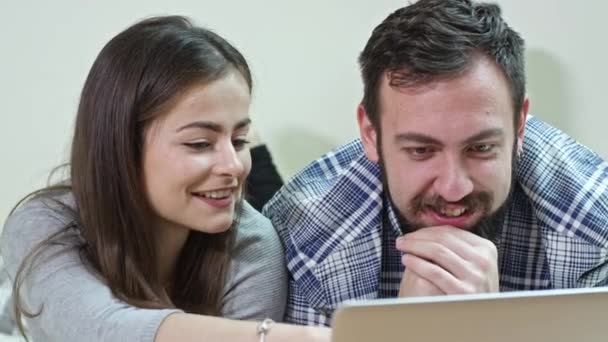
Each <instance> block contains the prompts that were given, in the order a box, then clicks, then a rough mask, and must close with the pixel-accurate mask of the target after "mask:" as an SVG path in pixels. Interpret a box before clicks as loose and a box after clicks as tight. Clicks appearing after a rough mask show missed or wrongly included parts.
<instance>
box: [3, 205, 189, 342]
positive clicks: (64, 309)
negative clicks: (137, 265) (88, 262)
mask: <svg viewBox="0 0 608 342" xmlns="http://www.w3.org/2000/svg"><path fill="white" fill-rule="evenodd" d="M33 202H34V203H31V202H30V203H27V204H26V205H24V206H23V207H21V208H20V209H18V210H17V211H16V212H15V213H13V214H12V215H11V216H10V217H9V218H8V219H7V221H6V223H5V226H4V229H3V231H2V236H1V238H0V251H1V254H2V257H3V259H4V263H5V267H6V270H7V272H8V275H9V277H10V279H11V281H13V282H14V280H15V274H16V272H17V270H18V268H19V266H20V265H21V263H22V262H23V260H24V258H25V257H26V255H27V254H28V253H29V252H30V251H31V250H32V249H33V248H35V247H36V246H37V245H38V243H39V242H41V241H44V240H45V239H46V238H47V237H49V236H50V235H51V234H53V233H54V232H57V231H59V230H61V229H62V228H63V227H65V225H66V223H67V222H69V221H70V218H69V217H66V216H65V215H66V213H61V214H58V212H57V211H56V210H52V209H51V208H49V207H48V206H45V205H42V204H41V203H39V202H38V203H36V201H33ZM70 239H71V242H70V240H69V239H68V240H66V243H65V244H51V245H47V246H46V247H44V248H43V249H42V252H41V253H40V254H39V256H38V257H37V258H35V259H34V263H33V267H32V268H31V269H30V270H29V272H28V273H27V277H26V278H25V281H24V283H23V286H22V288H21V291H20V296H21V299H22V301H23V303H24V304H25V307H26V309H27V310H28V311H29V312H33V313H36V312H38V311H40V314H39V315H38V316H36V317H34V318H28V319H26V325H27V330H28V335H29V336H30V337H31V339H32V340H33V341H34V342H39V341H50V342H52V341H90V342H97V341H99V342H101V341H141V342H152V341H154V337H155V334H156V331H157V330H158V328H159V326H160V324H161V323H162V321H163V319H164V318H165V317H167V316H168V315H170V314H171V313H175V312H179V311H178V310H153V309H141V308H136V307H133V306H131V305H129V304H126V303H124V302H121V301H120V300H118V299H116V298H115V297H114V296H113V295H112V293H111V291H110V289H109V288H108V287H107V286H106V285H105V284H104V283H103V281H102V280H101V279H100V278H99V277H98V276H96V275H95V274H94V273H92V272H91V271H89V269H88V268H87V267H86V266H85V265H84V264H83V262H82V261H81V260H80V255H79V253H78V250H77V248H75V247H76V246H77V241H76V240H75V239H77V237H72V238H70Z"/></svg>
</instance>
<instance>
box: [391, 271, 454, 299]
mask: <svg viewBox="0 0 608 342" xmlns="http://www.w3.org/2000/svg"><path fill="white" fill-rule="evenodd" d="M442 295H445V293H444V292H443V291H441V289H439V288H438V287H437V286H435V285H434V284H433V283H431V282H429V281H428V280H426V279H424V278H422V277H419V276H418V275H416V274H415V273H414V272H410V271H407V270H406V271H405V272H404V273H403V278H402V279H401V284H399V297H421V296H442Z"/></svg>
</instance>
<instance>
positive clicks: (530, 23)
mask: <svg viewBox="0 0 608 342" xmlns="http://www.w3.org/2000/svg"><path fill="white" fill-rule="evenodd" d="M0 1H1V2H0V13H2V20H1V21H0V32H2V40H1V41H0V99H1V102H0V104H1V106H2V107H1V108H2V110H1V112H0V157H1V158H2V159H1V160H2V177H1V178H0V189H1V191H0V225H1V224H2V222H4V219H5V216H6V215H7V214H8V212H9V210H10V208H11V207H12V206H13V204H14V203H15V202H16V200H17V199H19V198H20V197H21V196H23V195H25V194H26V193H27V192H29V191H31V190H33V189H35V188H37V187H39V186H41V185H44V184H45V182H46V177H47V174H48V172H49V171H50V170H51V169H52V167H53V166H55V165H57V164H59V163H61V162H63V161H65V160H66V158H67V153H68V151H69V148H68V147H69V141H70V138H71V130H72V124H73V118H74V115H75V112H76V107H77V103H78V97H79V92H80V89H81V87H82V84H83V82H84V79H85V77H86V75H87V72H88V70H89V68H90V66H91V64H92V62H93V60H94V58H95V57H96V55H97V53H98V52H99V51H100V49H101V48H102V46H103V45H104V44H105V43H106V42H107V41H108V40H109V39H110V38H111V37H112V36H114V35H115V34H117V33H118V32H119V31H121V30H122V29H124V28H126V27H127V26H128V25H130V24H132V23H134V22H135V21H136V20H138V19H141V18H143V17H146V16H150V15H156V14H183V15H187V16H190V17H192V18H193V19H194V20H195V21H196V22H197V23H198V24H201V25H204V26H207V27H210V28H212V29H214V30H215V31H216V32H218V33H219V34H221V35H223V36H224V37H226V38H227V39H228V40H229V41H231V42H232V43H234V44H235V45H236V46H237V47H238V48H239V49H240V50H241V51H242V52H243V54H244V55H245V56H246V57H247V58H248V60H249V62H250V63H251V67H252V69H253V73H254V77H255V85H256V88H255V90H254V92H255V93H254V103H253V108H252V116H253V120H254V121H255V122H256V124H257V125H258V127H259V130H260V131H261V133H262V135H263V137H264V138H265V139H266V140H267V141H268V143H269V144H270V146H271V148H272V150H273V152H274V156H275V160H276V162H277V164H278V166H279V169H280V171H281V173H282V174H283V175H284V176H286V177H288V176H291V175H293V173H294V172H296V171H297V170H299V169H300V168H302V167H303V166H304V165H305V164H307V163H308V162H309V161H310V160H312V159H314V158H316V157H318V156H319V155H321V154H322V153H324V152H326V151H327V150H329V149H330V148H332V147H335V146H337V145H339V144H341V143H342V142H345V141H347V140H350V139H352V138H354V137H356V135H357V129H356V123H355V108H356V106H357V104H358V101H359V100H360V98H361V91H362V86H361V82H360V78H359V71H358V67H357V64H356V59H357V56H358V54H359V52H360V51H361V49H362V48H363V46H364V44H365V42H366V41H367V39H368V37H369V34H370V32H371V30H372V28H373V27H374V26H376V25H377V24H378V23H379V22H380V21H381V20H382V19H383V18H384V17H385V16H386V15H388V13H389V12H391V11H392V10H394V9H396V8H398V7H400V6H402V5H404V4H406V3H407V2H405V1H397V0H374V1H370V0H366V1H363V0H361V1H353V0H348V1H347V0H337V1H320V0H309V1H289V0H280V1H279V0H272V1H245V0H242V1H218V0H216V1H206V0H183V1H167V0H162V1H160V0H148V1H124V0H121V1H117V0H108V1H92V0H79V1H76V0H72V1H44V2H43V1H38V2H33V1H22V2H16V1H15V2H13V1H8V0H0ZM498 2H499V4H501V5H502V7H503V11H504V13H505V16H506V17H507V19H508V20H509V22H510V24H511V26H513V27H514V28H516V29H517V30H518V31H520V32H521V33H522V35H523V36H524V37H525V39H526V40H527V45H528V53H527V57H528V76H529V82H528V86H529V92H530V94H531V96H532V112H533V113H534V114H535V115H537V116H539V117H541V118H543V119H545V120H547V121H549V122H551V123H553V124H554V125H556V126H557V127H560V128H562V129H564V130H566V131H567V132H569V133H570V134H571V135H572V136H573V137H575V138H576V139H577V140H579V141H581V142H582V143H584V144H586V145H588V146H590V147H591V148H592V149H594V150H595V151H597V152H598V153H599V154H600V155H602V156H604V157H608V143H606V142H605V139H604V137H605V132H604V131H605V128H606V127H608V118H607V116H606V111H605V110H604V108H605V100H606V99H605V98H604V97H603V96H605V95H604V93H605V90H606V88H605V86H604V83H605V82H606V80H607V79H608V77H607V76H608V73H607V72H606V68H605V67H604V64H603V63H604V61H606V60H608V47H607V46H608V45H607V44H606V38H605V35H606V33H608V32H607V31H608V30H607V29H606V28H605V25H604V24H602V22H605V17H604V16H605V13H607V12H608V4H607V3H606V2H604V1H600V0H597V1H596V0H586V1H571V0H553V1H550V0H542V1H524V0H499V1H498ZM583 4H584V5H583Z"/></svg>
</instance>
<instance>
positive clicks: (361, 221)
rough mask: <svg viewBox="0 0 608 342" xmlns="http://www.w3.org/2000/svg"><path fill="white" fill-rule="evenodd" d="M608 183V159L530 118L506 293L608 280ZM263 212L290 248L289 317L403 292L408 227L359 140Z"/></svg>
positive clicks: (314, 318)
mask: <svg viewBox="0 0 608 342" xmlns="http://www.w3.org/2000/svg"><path fill="white" fill-rule="evenodd" d="M607 188H608V163H606V162H605V161H603V160H602V159H601V158H600V157H598V156H597V155H596V154H594V153H593V152H592V151H590V150H589V149H587V148H586V147H584V146H582V145H580V144H578V143H577V142H575V141H574V140H572V139H571V138H569V137H568V136H567V135H565V134H564V133H562V132H561V131H559V130H557V129H555V128H553V127H551V126H549V125H548V124H546V123H544V122H542V121H540V120H538V119H536V118H530V119H529V120H528V122H527V126H526V137H525V139H524V151H523V154H522V156H521V159H520V163H519V167H518V170H517V181H516V183H515V185H514V192H513V197H512V200H511V203H510V206H509V208H508V209H507V212H506V214H505V218H504V225H503V227H501V229H500V233H499V234H498V237H497V241H496V245H497V248H498V253H499V257H498V265H499V270H500V289H501V291H516V290H535V289H552V288H572V287H592V286H607V285H608V189H607ZM264 214H265V215H266V216H268V217H269V218H270V219H271V221H272V223H273V224H274V226H275V227H276V229H277V230H278V232H279V235H280V237H281V240H282V241H283V244H284V246H285V249H286V258H287V267H288V268H289V271H290V275H291V276H290V283H289V299H288V305H287V313H286V316H285V319H286V321H288V322H292V323H298V324H315V325H318V324H323V325H329V324H330V323H331V316H332V313H333V312H334V310H335V309H336V308H337V306H338V305H339V304H340V303H341V302H343V301H345V300H356V299H373V298H386V297H396V296H397V294H398V291H399V284H400V281H401V276H402V274H403V266H402V264H401V262H400V256H401V255H400V253H399V251H397V250H396V249H395V239H396V237H397V236H399V235H400V234H401V231H400V228H399V225H398V223H397V219H396V216H395V214H394V212H393V209H392V207H391V206H390V205H387V201H386V200H385V193H384V192H383V189H382V183H381V180H380V170H379V168H378V165H377V164H375V163H372V162H370V161H369V160H368V159H367V158H366V156H365V154H364V153H363V149H362V146H361V142H360V141H359V140H356V141H353V142H351V143H349V144H346V145H344V146H342V147H340V148H338V149H337V150H335V151H333V152H330V153H328V154H326V155H325V156H323V157H322V158H320V159H319V160H317V161H315V162H313V163H312V164H310V165H309V166H308V167H306V168H305V169H304V170H302V171H301V172H300V173H298V174H297V175H296V176H295V177H294V178H293V179H291V180H290V181H289V182H288V184H286V185H285V186H284V187H283V188H282V189H281V190H280V191H279V192H278V193H277V194H276V195H275V196H274V197H273V199H272V200H271V201H270V202H269V203H268V204H267V206H266V207H265V208H264Z"/></svg>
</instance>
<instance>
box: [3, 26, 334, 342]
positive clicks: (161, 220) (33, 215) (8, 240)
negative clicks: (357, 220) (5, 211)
mask: <svg viewBox="0 0 608 342" xmlns="http://www.w3.org/2000/svg"><path fill="white" fill-rule="evenodd" d="M251 89H252V81H251V74H250V71H249V67H248V65H247V62H246V61H245V59H244V58H243V56H242V55H241V54H240V53H239V52H238V51H237V50H236V49H235V48H234V47H233V46H232V45H230V44H229V43H228V42H226V41H225V40H224V39H223V38H221V37H220V36H218V35H217V34H214V33H212V32H211V31H208V30H206V29H203V28H200V27H196V26H193V25H192V24H191V23H190V22H189V21H188V20H187V19H186V18H183V17H175V16H171V17H155V18H150V19H147V20H144V21H141V22H139V23H136V24H135V25H133V26H131V27H129V28H128V29H126V30H125V31H123V32H121V33H120V34H118V35H117V36H116V37H114V38H113V39H112V40H111V41H110V42H109V43H108V44H107V45H106V46H105V47H104V48H103V50H102V51H101V53H100V54H99V56H98V57H97V59H96V61H95V63H94V64H93V67H92V68H91V71H90V73H89V76H88V78H87V81H86V83H85V85H84V88H83V90H82V94H81V101H80V105H79V109H78V113H77V117H76V125H75V131H74V138H73V141H72V152H71V162H70V165H69V170H70V177H69V179H67V180H65V181H64V182H62V183H59V184H56V185H54V186H51V187H48V188H44V189H41V190H39V191H37V192H35V193H34V194H32V195H31V196H29V197H28V198H27V199H26V200H24V201H22V202H20V204H18V206H17V208H16V209H15V210H14V211H13V212H12V213H11V215H10V217H9V218H8V220H7V221H6V224H5V227H4V230H3V233H2V238H1V241H0V242H1V246H0V247H1V252H2V257H3V259H4V261H5V264H6V267H7V270H8V274H9V276H10V278H11V280H12V281H13V283H14V286H13V292H14V300H15V313H16V316H17V318H18V322H19V327H20V328H21V330H22V332H23V326H22V324H21V318H22V316H25V318H26V321H27V327H28V332H27V333H28V335H29V337H30V338H32V339H33V340H34V341H156V342H163V341H204V340H230V341H250V340H251V339H252V337H255V336H256V331H257V334H258V335H260V337H261V338H262V339H264V338H265V335H266V334H267V335H268V337H267V339H266V340H267V341H279V340H286V339H290V340H291V341H294V342H295V341H328V340H329V330H327V329H324V328H314V327H296V326H289V325H283V324H272V323H271V322H272V320H281V319H282V316H283V311H284V306H285V296H286V274H285V265H284V263H283V254H282V249H281V245H280V243H279V241H278V239H277V236H276V233H275V231H274V229H273V228H272V226H271V224H270V222H269V221H268V220H267V219H265V218H264V217H263V216H261V215H260V214H259V213H258V212H257V211H255V210H254V209H253V208H252V207H251V206H250V205H249V204H248V203H247V202H245V201H244V200H243V198H242V197H243V194H242V192H243V186H244V184H245V180H246V177H247V175H248V173H249V171H250V168H251V157H250V154H249V149H248V147H247V135H248V131H249V125H250V118H249V105H250V101H251V97H250V94H251ZM214 316H216V317H214ZM220 317H221V318H220ZM236 319H243V320H245V319H249V320H258V321H261V320H263V319H264V320H263V322H262V323H256V322H245V321H237V320H236ZM256 327H257V329H256ZM270 331H272V332H270Z"/></svg>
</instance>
